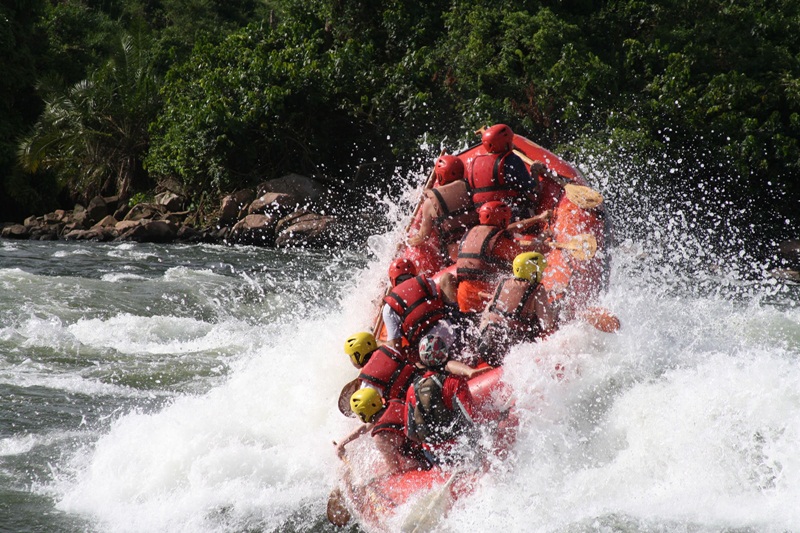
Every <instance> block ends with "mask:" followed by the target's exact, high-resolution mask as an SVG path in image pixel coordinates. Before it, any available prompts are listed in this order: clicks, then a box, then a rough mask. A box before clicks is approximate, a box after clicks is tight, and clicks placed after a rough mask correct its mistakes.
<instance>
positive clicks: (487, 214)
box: [478, 200, 511, 228]
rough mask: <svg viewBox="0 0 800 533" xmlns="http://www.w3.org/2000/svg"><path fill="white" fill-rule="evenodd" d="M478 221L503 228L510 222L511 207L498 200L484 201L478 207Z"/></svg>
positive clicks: (485, 224)
mask: <svg viewBox="0 0 800 533" xmlns="http://www.w3.org/2000/svg"><path fill="white" fill-rule="evenodd" d="M478 221H479V222H480V223H481V224H483V225H484V226H497V227H500V228H505V227H506V226H508V223H509V222H511V208H510V207H508V206H507V205H506V204H504V203H503V202H501V201H499V200H495V201H493V202H486V203H485V204H483V205H482V206H481V208H480V209H478Z"/></svg>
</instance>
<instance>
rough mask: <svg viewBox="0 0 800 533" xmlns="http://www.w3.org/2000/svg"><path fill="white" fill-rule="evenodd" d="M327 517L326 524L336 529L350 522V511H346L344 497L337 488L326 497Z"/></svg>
mask: <svg viewBox="0 0 800 533" xmlns="http://www.w3.org/2000/svg"><path fill="white" fill-rule="evenodd" d="M327 515H328V522H330V523H331V524H333V525H334V526H336V527H344V526H346V525H347V523H348V522H349V521H350V511H348V510H347V505H345V500H344V495H343V494H342V491H341V489H339V488H338V487H337V488H335V489H333V490H332V491H331V495H330V496H328V508H327Z"/></svg>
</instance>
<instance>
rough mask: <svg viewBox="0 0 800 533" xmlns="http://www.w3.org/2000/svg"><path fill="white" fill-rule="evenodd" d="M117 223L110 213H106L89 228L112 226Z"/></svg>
mask: <svg viewBox="0 0 800 533" xmlns="http://www.w3.org/2000/svg"><path fill="white" fill-rule="evenodd" d="M116 225H117V219H116V218H114V217H113V216H111V215H106V216H104V217H103V218H102V220H100V221H99V222H98V223H97V224H95V225H94V226H92V227H91V229H97V228H113V227H115V226H116Z"/></svg>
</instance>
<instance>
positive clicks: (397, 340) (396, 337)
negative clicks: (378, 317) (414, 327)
mask: <svg viewBox="0 0 800 533" xmlns="http://www.w3.org/2000/svg"><path fill="white" fill-rule="evenodd" d="M382 313H383V324H384V325H385V326H386V341H385V342H383V343H382V344H384V345H386V346H388V347H390V348H394V349H395V350H398V349H399V348H400V346H402V342H403V330H402V329H401V327H400V316H399V315H398V314H397V313H396V312H395V311H394V309H392V308H391V307H389V304H384V305H383V312H382Z"/></svg>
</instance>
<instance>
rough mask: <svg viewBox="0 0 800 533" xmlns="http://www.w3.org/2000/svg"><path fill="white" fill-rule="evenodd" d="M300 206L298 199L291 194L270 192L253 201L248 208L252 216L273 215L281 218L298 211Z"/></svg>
mask: <svg viewBox="0 0 800 533" xmlns="http://www.w3.org/2000/svg"><path fill="white" fill-rule="evenodd" d="M298 204H299V202H298V200H297V198H296V197H294V196H292V195H291V194H286V193H281V192H268V193H266V194H263V195H261V197H259V198H257V199H255V200H253V202H252V203H251V204H250V206H249V207H248V208H247V213H248V214H250V215H254V214H264V215H273V216H275V217H278V218H281V217H285V216H286V215H288V214H289V213H291V212H292V211H294V210H295V209H297V206H298Z"/></svg>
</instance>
